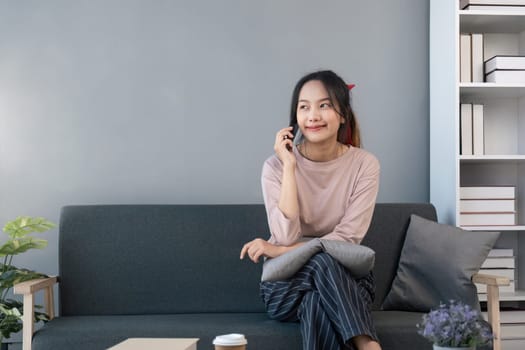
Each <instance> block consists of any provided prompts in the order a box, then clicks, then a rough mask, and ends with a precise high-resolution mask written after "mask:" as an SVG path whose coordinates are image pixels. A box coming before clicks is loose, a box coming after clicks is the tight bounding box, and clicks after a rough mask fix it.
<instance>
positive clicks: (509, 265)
mask: <svg viewBox="0 0 525 350" xmlns="http://www.w3.org/2000/svg"><path fill="white" fill-rule="evenodd" d="M515 264H516V262H515V259H514V257H503V258H487V259H485V261H484V262H483V264H481V269H512V270H513V271H514V268H516V265H515Z"/></svg>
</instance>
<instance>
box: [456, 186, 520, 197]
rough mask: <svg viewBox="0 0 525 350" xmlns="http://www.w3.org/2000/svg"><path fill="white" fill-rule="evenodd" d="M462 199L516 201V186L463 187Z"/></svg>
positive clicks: (460, 193)
mask: <svg viewBox="0 0 525 350" xmlns="http://www.w3.org/2000/svg"><path fill="white" fill-rule="evenodd" d="M459 198H460V199H515V198H516V187H515V186H462V187H460V188H459Z"/></svg>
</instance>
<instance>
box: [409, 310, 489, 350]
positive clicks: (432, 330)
mask: <svg viewBox="0 0 525 350" xmlns="http://www.w3.org/2000/svg"><path fill="white" fill-rule="evenodd" d="M417 328H418V333H419V334H421V335H422V336H423V337H425V338H427V339H428V340H430V341H431V342H432V343H433V344H434V350H442V349H462V350H465V349H475V348H476V346H477V345H484V344H489V343H490V342H491V341H492V338H493V336H492V330H491V328H490V324H489V323H488V322H486V321H485V320H484V319H483V316H482V315H481V313H480V312H479V311H478V310H475V309H472V308H471V307H470V306H469V305H466V304H464V303H462V302H457V301H454V300H451V301H450V302H449V303H448V304H440V305H439V307H438V308H437V309H435V310H431V311H430V312H429V313H428V314H425V315H423V322H422V323H421V324H418V325H417Z"/></svg>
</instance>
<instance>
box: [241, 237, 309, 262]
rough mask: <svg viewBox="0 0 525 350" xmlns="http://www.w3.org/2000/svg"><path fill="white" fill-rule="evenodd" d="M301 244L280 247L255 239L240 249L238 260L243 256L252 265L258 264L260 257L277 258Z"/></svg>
mask: <svg viewBox="0 0 525 350" xmlns="http://www.w3.org/2000/svg"><path fill="white" fill-rule="evenodd" d="M302 244H304V243H303V242H298V243H295V244H292V245H291V246H282V245H275V244H272V243H270V242H268V241H265V240H264V239H261V238H256V239H254V240H253V241H250V242H248V243H246V244H245V245H244V246H243V247H242V250H241V257H240V258H241V259H244V256H245V255H248V257H249V258H250V259H251V260H252V261H253V262H254V263H257V262H259V258H260V257H261V256H265V257H267V258H275V257H278V256H279V255H282V254H284V253H286V252H289V251H290V250H292V249H295V248H297V247H299V246H300V245H302Z"/></svg>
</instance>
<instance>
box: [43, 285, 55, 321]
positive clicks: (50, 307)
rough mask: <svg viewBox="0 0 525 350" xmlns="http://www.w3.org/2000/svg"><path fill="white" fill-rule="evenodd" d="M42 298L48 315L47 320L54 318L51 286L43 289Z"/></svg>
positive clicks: (53, 300)
mask: <svg viewBox="0 0 525 350" xmlns="http://www.w3.org/2000/svg"><path fill="white" fill-rule="evenodd" d="M44 298H45V303H44V304H45V305H46V314H47V315H48V316H49V320H52V319H54V318H55V298H54V295H53V286H49V287H47V288H45V289H44Z"/></svg>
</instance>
